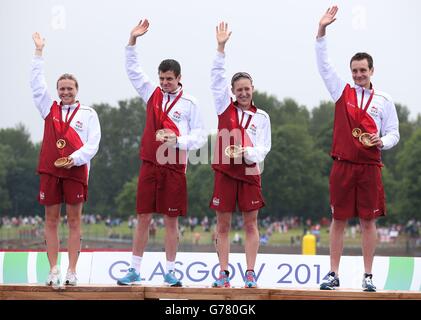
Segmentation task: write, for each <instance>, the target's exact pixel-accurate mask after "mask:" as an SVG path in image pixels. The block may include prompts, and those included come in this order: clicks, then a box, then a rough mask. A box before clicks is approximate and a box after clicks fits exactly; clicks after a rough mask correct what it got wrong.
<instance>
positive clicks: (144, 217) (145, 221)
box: [137, 214, 152, 227]
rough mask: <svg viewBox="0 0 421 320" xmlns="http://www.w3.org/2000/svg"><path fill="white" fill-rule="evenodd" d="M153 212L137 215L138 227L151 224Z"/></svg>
mask: <svg viewBox="0 0 421 320" xmlns="http://www.w3.org/2000/svg"><path fill="white" fill-rule="evenodd" d="M151 220H152V215H151V214H138V215H137V226H138V227H149V225H150V224H151Z"/></svg>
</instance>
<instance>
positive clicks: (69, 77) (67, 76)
mask: <svg viewBox="0 0 421 320" xmlns="http://www.w3.org/2000/svg"><path fill="white" fill-rule="evenodd" d="M60 80H73V81H74V82H75V87H76V90H79V84H78V83H77V80H76V77H75V76H74V75H72V74H70V73H65V74H62V75H61V76H60V78H58V80H57V89H58V82H59V81H60Z"/></svg>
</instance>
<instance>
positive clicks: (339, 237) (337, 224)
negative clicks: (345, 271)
mask: <svg viewBox="0 0 421 320" xmlns="http://www.w3.org/2000/svg"><path fill="white" fill-rule="evenodd" d="M346 224H347V220H338V219H332V223H331V224H330V239H329V240H330V270H331V271H334V272H335V273H336V274H338V271H339V262H340V260H341V256H342V250H343V248H344V230H345V226H346Z"/></svg>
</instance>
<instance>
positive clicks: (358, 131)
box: [352, 128, 362, 138]
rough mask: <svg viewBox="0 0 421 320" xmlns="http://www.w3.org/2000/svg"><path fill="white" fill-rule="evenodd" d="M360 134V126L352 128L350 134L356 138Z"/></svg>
mask: <svg viewBox="0 0 421 320" xmlns="http://www.w3.org/2000/svg"><path fill="white" fill-rule="evenodd" d="M361 134H362V131H361V129H360V128H354V129H352V136H353V137H354V138H358V137H360V136H361Z"/></svg>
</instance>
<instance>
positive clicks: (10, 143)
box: [0, 125, 43, 216]
mask: <svg viewBox="0 0 421 320" xmlns="http://www.w3.org/2000/svg"><path fill="white" fill-rule="evenodd" d="M0 145H3V146H6V147H7V150H8V151H7V159H8V160H7V161H6V166H5V168H6V186H7V190H8V194H9V201H10V208H9V210H6V211H5V212H3V214H9V215H13V216H18V215H34V214H41V212H42V211H43V210H42V207H41V206H40V205H39V204H38V202H37V193H38V188H39V180H38V176H37V175H36V174H35V168H36V167H37V161H38V153H39V148H38V147H36V146H35V145H34V144H33V143H32V141H31V140H30V136H29V133H28V132H27V130H26V129H25V127H24V126H23V125H18V126H17V127H16V128H7V129H1V130H0Z"/></svg>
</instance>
